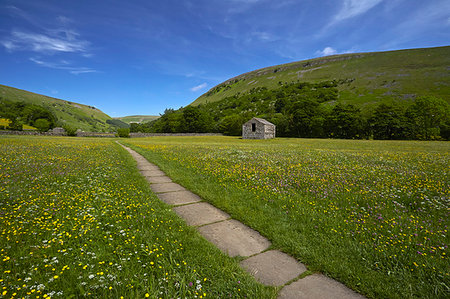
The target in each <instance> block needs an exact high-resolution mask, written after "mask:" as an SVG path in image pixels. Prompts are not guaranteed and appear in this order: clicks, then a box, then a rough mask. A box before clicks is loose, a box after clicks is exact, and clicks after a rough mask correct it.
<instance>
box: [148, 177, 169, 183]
mask: <svg viewBox="0 0 450 299" xmlns="http://www.w3.org/2000/svg"><path fill="white" fill-rule="evenodd" d="M145 178H146V179H147V182H149V183H150V184H161V183H171V182H172V179H171V178H169V177H168V176H148V177H145Z"/></svg>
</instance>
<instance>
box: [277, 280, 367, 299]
mask: <svg viewBox="0 0 450 299" xmlns="http://www.w3.org/2000/svg"><path fill="white" fill-rule="evenodd" d="M278 298H279V299H291V298H292V299H294V298H295V299H297V298H308V299H334V298H336V299H342V298H345V299H362V298H365V297H364V296H362V295H360V294H358V293H355V292H354V291H352V290H350V289H349V288H347V287H346V286H344V285H343V284H341V283H339V282H337V281H336V280H333V279H331V278H328V277H326V276H324V275H322V274H314V275H310V276H306V277H305V278H303V279H299V280H298V281H296V282H294V283H292V284H290V285H288V286H285V287H284V288H283V289H282V290H281V292H280V296H279V297H278Z"/></svg>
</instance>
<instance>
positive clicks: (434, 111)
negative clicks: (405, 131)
mask: <svg viewBox="0 0 450 299" xmlns="http://www.w3.org/2000/svg"><path fill="white" fill-rule="evenodd" d="M407 117H408V119H409V121H410V124H411V128H410V129H411V134H412V136H411V137H412V138H414V139H425V140H430V139H439V138H440V133H441V130H440V129H441V127H444V128H445V126H446V125H447V124H448V123H449V117H450V105H449V104H448V103H447V102H445V101H443V100H442V99H438V98H435V97H420V98H418V99H417V100H416V101H415V102H414V104H413V105H411V106H410V107H409V109H408V111H407ZM444 130H445V129H444Z"/></svg>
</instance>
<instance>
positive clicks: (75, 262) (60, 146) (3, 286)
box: [0, 136, 276, 298]
mask: <svg viewBox="0 0 450 299" xmlns="http://www.w3.org/2000/svg"><path fill="white" fill-rule="evenodd" d="M0 233H1V239H0V297H2V298H16V297H26V298H50V297H53V298H73V297H75V298H79V297H91V298H147V297H149V298H185V297H187V298H195V297H196V298H205V297H206V298H224V297H227V298H228V297H229V298H238V297H247V298H274V297H275V294H276V290H275V289H274V288H269V287H264V286H262V285H260V284H258V283H256V281H255V280H254V279H253V278H252V277H250V276H249V275H247V274H246V273H245V272H244V271H243V270H242V269H241V268H240V267H239V264H238V262H237V261H236V260H235V259H232V258H229V257H227V256H226V255H224V254H222V253H221V252H220V251H219V250H218V249H216V248H215V247H214V246H212V245H211V244H209V243H208V242H206V241H205V240H204V239H203V238H201V237H200V235H199V234H198V233H197V232H196V231H195V230H194V229H192V228H190V227H187V226H186V225H185V224H184V222H183V221H181V220H180V219H179V218H178V217H177V216H176V215H175V214H174V213H173V212H172V211H171V210H170V209H169V207H168V206H167V205H165V204H163V203H162V202H160V201H159V200H158V199H157V198H156V196H155V195H154V194H153V193H152V192H151V190H150V189H149V186H148V184H147V182H146V180H145V179H144V178H143V177H142V176H141V175H140V173H139V172H138V170H137V168H136V163H135V162H134V160H133V159H132V158H131V156H130V155H129V154H128V153H127V152H126V151H125V150H124V149H122V148H121V147H120V146H119V145H118V144H116V143H115V142H114V140H113V139H103V138H102V139H89V138H66V137H53V138H51V137H35V136H33V137H17V136H11V137H1V136H0Z"/></svg>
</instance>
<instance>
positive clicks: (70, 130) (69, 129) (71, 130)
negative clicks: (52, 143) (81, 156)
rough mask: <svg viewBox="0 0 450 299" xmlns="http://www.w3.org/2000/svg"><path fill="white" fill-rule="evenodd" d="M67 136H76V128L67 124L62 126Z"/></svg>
mask: <svg viewBox="0 0 450 299" xmlns="http://www.w3.org/2000/svg"><path fill="white" fill-rule="evenodd" d="M64 131H66V134H67V136H77V128H76V127H72V126H69V125H66V126H64Z"/></svg>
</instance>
